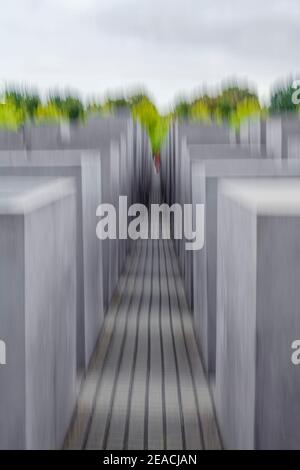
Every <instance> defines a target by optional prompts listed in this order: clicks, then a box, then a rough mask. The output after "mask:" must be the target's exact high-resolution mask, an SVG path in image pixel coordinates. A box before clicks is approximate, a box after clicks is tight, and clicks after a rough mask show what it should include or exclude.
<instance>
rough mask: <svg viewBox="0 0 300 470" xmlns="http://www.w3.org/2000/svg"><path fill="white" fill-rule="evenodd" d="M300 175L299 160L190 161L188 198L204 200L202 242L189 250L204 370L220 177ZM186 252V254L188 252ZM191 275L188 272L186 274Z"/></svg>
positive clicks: (211, 334) (211, 320) (212, 333)
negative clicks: (196, 247) (199, 247)
mask: <svg viewBox="0 0 300 470" xmlns="http://www.w3.org/2000/svg"><path fill="white" fill-rule="evenodd" d="M267 176H273V177H280V176H288V177H291V178H292V177H294V176H300V162H299V161H289V162H287V161H285V162H282V161H276V160H271V159H240V160H238V159H235V160H203V161H197V160H194V161H193V162H192V201H193V204H196V203H198V204H200V203H203V204H205V243H204V248H203V249H202V250H201V251H195V252H193V253H192V255H191V256H192V261H191V263H192V264H189V260H187V263H188V264H187V268H186V269H189V270H190V271H191V270H192V273H193V277H192V279H193V299H194V302H193V305H194V318H195V327H196V334H197V337H198V339H199V343H200V346H201V349H202V354H203V360H204V364H205V367H206V370H207V371H208V372H209V373H210V374H212V376H214V373H215V354H216V326H215V325H216V286H217V229H218V217H217V214H218V212H217V211H218V203H217V191H218V184H219V181H220V178H223V177H233V178H238V177H250V178H253V177H257V178H261V177H267ZM188 256H189V255H188ZM190 278H191V274H190Z"/></svg>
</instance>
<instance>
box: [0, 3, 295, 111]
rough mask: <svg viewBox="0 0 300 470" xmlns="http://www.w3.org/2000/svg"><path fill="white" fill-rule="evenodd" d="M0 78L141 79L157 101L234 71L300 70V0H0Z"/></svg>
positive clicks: (267, 79)
mask: <svg viewBox="0 0 300 470" xmlns="http://www.w3.org/2000/svg"><path fill="white" fill-rule="evenodd" d="M1 3H2V4H1V7H2V8H1V11H0V80H1V83H2V84H3V83H4V82H8V83H11V82H13V83H18V84H20V83H26V84H31V85H36V86H37V87H38V88H39V90H40V91H41V92H44V91H45V90H47V89H48V88H49V87H51V88H53V87H56V86H59V87H61V88H64V87H67V86H69V87H71V88H73V89H75V90H78V91H79V92H80V93H81V94H82V95H83V96H85V97H86V96H89V95H92V94H97V95H99V96H100V97H101V96H103V95H104V94H105V92H107V91H114V90H116V89H117V90H122V89H128V88H129V89H130V88H134V87H136V86H141V85H144V86H145V87H146V89H147V90H149V92H150V94H152V96H153V97H154V98H155V99H156V102H157V103H158V105H159V106H160V107H161V108H162V107H165V106H167V105H168V104H171V103H172V101H173V100H174V98H175V97H176V96H177V95H178V94H187V95H189V94H191V93H192V92H193V91H194V90H195V89H197V88H199V87H201V86H202V85H206V86H207V88H209V89H210V88H212V87H214V86H216V85H218V84H220V82H221V81H222V80H224V79H227V78H231V77H237V78H240V79H247V80H249V81H250V83H254V84H256V85H257V87H258V90H259V93H260V94H261V95H262V96H267V93H268V89H269V87H270V85H271V84H273V83H274V81H276V80H277V79H278V78H280V77H283V78H284V77H285V76H287V75H289V74H294V75H296V74H297V72H299V71H300V47H299V44H300V0H7V1H5V0H2V2H1Z"/></svg>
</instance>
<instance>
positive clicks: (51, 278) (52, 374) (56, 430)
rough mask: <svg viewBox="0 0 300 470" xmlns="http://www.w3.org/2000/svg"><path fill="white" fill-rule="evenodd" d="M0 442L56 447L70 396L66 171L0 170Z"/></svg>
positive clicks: (70, 210)
mask: <svg viewBox="0 0 300 470" xmlns="http://www.w3.org/2000/svg"><path fill="white" fill-rule="evenodd" d="M0 188H1V190H0V219H1V223H0V256H1V263H0V311H1V316H0V332H1V338H2V339H3V340H4V341H5V342H6V345H7V364H6V365H5V366H1V375H0V389H1V400H0V420H1V421H0V446H1V448H2V449H51V448H57V447H60V446H61V445H62V443H63V438H64V435H65V433H66V430H67V427H68V425H69V423H70V419H71V416H72V412H73V409H74V405H75V399H76V383H75V380H76V266H75V259H76V225H75V216H76V213H75V184H74V182H73V180H72V179H51V178H25V177H0Z"/></svg>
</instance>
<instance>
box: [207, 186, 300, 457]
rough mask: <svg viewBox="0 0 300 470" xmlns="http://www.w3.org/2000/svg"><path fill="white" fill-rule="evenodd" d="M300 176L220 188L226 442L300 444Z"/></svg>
mask: <svg viewBox="0 0 300 470" xmlns="http://www.w3.org/2000/svg"><path fill="white" fill-rule="evenodd" d="M299 187H300V179H299V178H295V179H290V178H289V179H288V180H287V179H285V178H277V179H273V178H272V179H264V178H262V179H259V180H257V179H255V180H252V179H250V180H249V179H248V180H245V179H241V180H239V179H238V180H235V181H234V180H227V181H226V180H224V182H222V184H221V186H220V189H219V226H218V314H217V370H216V392H215V397H216V410H217V416H218V420H219V424H220V428H221V434H222V437H223V442H224V445H225V447H226V448H233V449H254V448H255V449H299V448H300V438H299V432H298V429H299V420H300V418H299V417H300V403H299V399H298V393H297V391H298V390H299V387H300V375H299V371H298V369H297V367H295V366H293V365H292V363H291V343H292V342H293V341H294V339H297V338H298V336H299V335H298V336H297V331H299V329H300V319H299V313H298V311H299V302H300V291H299V276H300V265H299V263H297V262H296V260H297V259H298V256H299V252H300V239H299V230H300V191H299Z"/></svg>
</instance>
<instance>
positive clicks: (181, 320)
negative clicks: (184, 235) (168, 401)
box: [169, 246, 205, 449]
mask: <svg viewBox="0 0 300 470" xmlns="http://www.w3.org/2000/svg"><path fill="white" fill-rule="evenodd" d="M169 254H170V265H171V266H172V274H173V276H174V281H175V286H176V287H175V290H176V298H177V304H178V310H179V316H180V323H181V330H182V337H183V340H184V347H185V351H186V357H187V361H188V365H189V370H190V375H191V379H192V385H193V394H194V399H195V403H196V409H197V421H198V427H199V434H200V438H201V444H202V448H203V449H205V443H204V435H203V428H202V423H201V417H200V407H199V400H198V394H197V388H196V380H195V375H194V371H193V366H192V362H191V357H190V354H189V351H188V347H187V339H186V334H185V329H184V324H183V313H182V308H181V303H180V300H179V295H178V288H177V286H178V281H177V280H176V275H175V268H174V264H173V263H174V262H173V258H172V256H171V255H172V253H171V248H170V246H169ZM179 282H180V281H179ZM188 315H190V311H188Z"/></svg>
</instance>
